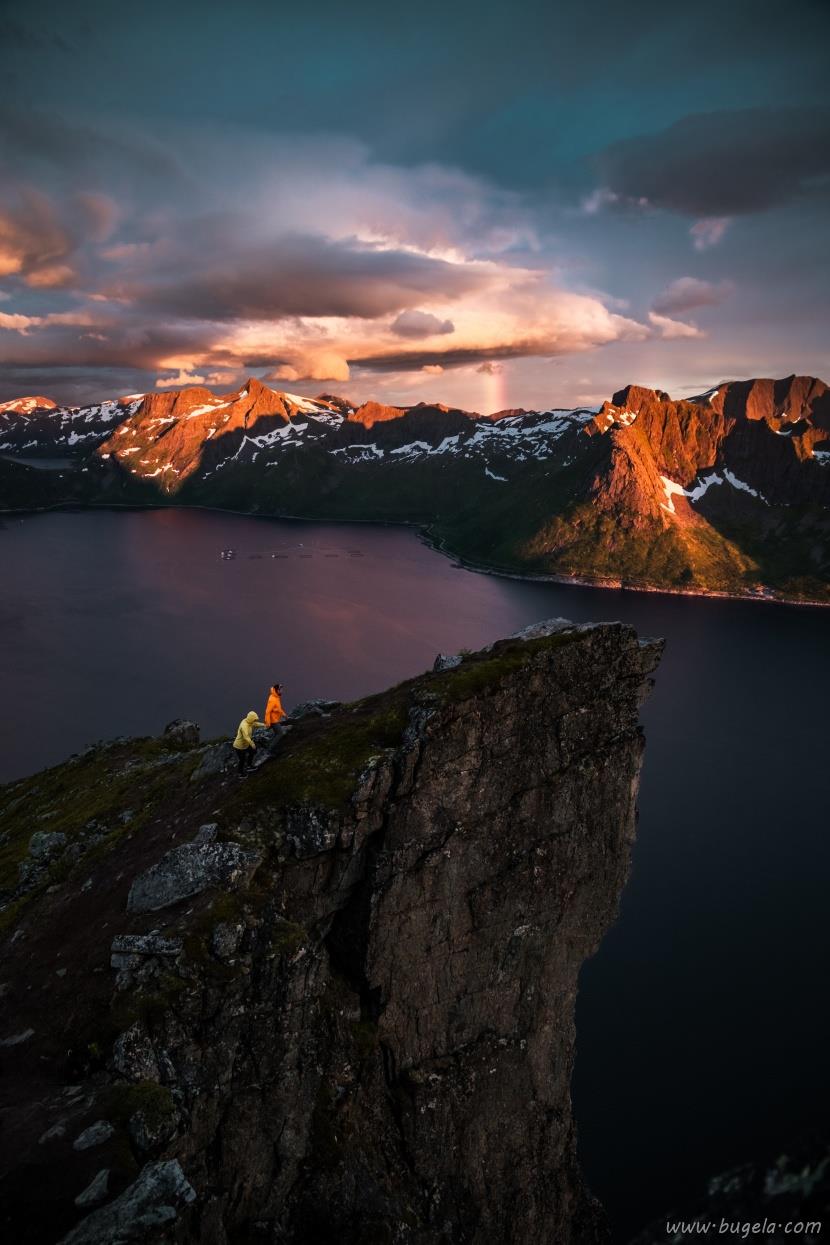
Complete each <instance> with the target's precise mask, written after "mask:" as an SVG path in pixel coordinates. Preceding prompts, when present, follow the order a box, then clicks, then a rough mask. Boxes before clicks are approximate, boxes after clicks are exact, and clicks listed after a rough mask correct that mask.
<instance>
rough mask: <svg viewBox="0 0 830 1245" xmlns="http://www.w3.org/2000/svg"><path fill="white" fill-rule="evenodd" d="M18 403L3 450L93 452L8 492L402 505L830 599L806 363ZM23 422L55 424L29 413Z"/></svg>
mask: <svg viewBox="0 0 830 1245" xmlns="http://www.w3.org/2000/svg"><path fill="white" fill-rule="evenodd" d="M126 401H127V400H126V399H125V400H124V402H126ZM9 418H11V417H9ZM15 419H16V422H15V421H14V420H13V421H12V424H11V425H9V427H7V429H6V430H2V429H0V450H3V449H5V450H6V451H7V452H10V450H11V449H14V448H15V447H18V450H17V452H22V449H23V448H28V452H41V453H45V452H46V451H47V450H49V452H51V453H56V452H59V450H60V448H61V447H63V448H64V449H66V448H73V449H74V448H75V447H76V446H80V445H84V446H85V447H86V448H89V447H92V452H91V453H88V454H87V455H86V456H85V457H84V459H83V463H82V464H81V461H80V460H79V463H78V467H77V469H76V471H75V472H73V473H68V474H67V475H66V476H64V477H62V478H61V480H60V481H58V480H57V479H55V478H51V479H44V478H41V479H36V480H31V479H28V480H26V481H23V480H22V479H21V477H20V475H19V472H18V473H17V474H16V476H15V478H14V479H13V480H12V479H10V480H9V482H8V484H7V485H5V486H3V487H4V491H5V493H6V495H7V497H8V498H9V499H10V501H9V502H8V503H7V504H8V505H10V506H12V507H14V506H18V505H19V502H18V500H17V499H18V497H19V496H21V495H23V496H25V495H26V493H27V490H28V491H34V492H35V493H37V492H39V493H40V494H41V496H40V502H41V504H45V505H50V504H58V503H59V502H60V501H61V500H65V501H75V502H91V503H93V504H117V505H123V504H128V505H148V504H164V505H169V504H182V505H208V506H217V507H227V508H229V509H234V510H241V511H250V512H252V513H260V514H273V515H293V516H298V517H308V518H321V519H368V520H372V519H377V520H382V521H402V522H409V523H415V524H418V525H419V526H421V527H422V528H424V530H426V531H427V532H428V533H429V534H430V535H431V536H432V538H433V539H434V540H435V541H436V543H437V544H439V546H441V547H443V548H446V549H448V550H451V551H453V552H456V553H458V554H460V555H461V556H462V557H464V558H465V559H467V560H468V561H470V562H472V563H475V564H477V565H481V566H484V567H489V568H493V569H503V570H509V571H512V572H516V571H519V572H525V573H531V574H550V575H554V576H556V577H559V578H575V579H579V580H583V581H586V582H594V583H601V584H607V585H626V586H631V587H656V588H663V589H669V590H674V591H690V592H704V593H706V592H708V593H728V594H733V595H750V596H768V597H773V598H776V597H777V598H779V599H792V600H815V601H826V600H830V394H828V389H827V386H826V385H825V384H824V382H822V381H820V380H817V379H815V378H812V377H797V376H792V377H788V378H786V379H784V380H780V381H771V380H755V381H747V382H743V381H741V382H726V383H724V384H722V385H719V386H717V387H716V388H714V389H712V390H710V391H708V392H707V393H704V394H701V395H698V396H697V397H694V398H691V399H682V400H674V399H672V398H670V397H669V395H668V394H665V393H663V392H662V391H656V390H652V389H647V388H643V387H641V386H636V385H629V386H627V387H626V388H624V389H622V390H620V391H619V392H618V393H616V394H614V395H613V397H612V399H611V400H610V401H608V402H605V403H603V404H602V406H601V407H600V408H599V409H598V410H596V409H593V408H592V409H588V408H577V409H573V410H565V409H551V410H548V411H542V412H536V411H533V412H525V411H519V412H506V413H504V412H499V413H496V415H495V416H492V417H481V416H479V415H477V414H475V413H473V412H465V411H462V410H459V409H457V408H448V407H445V406H443V405H440V404H437V405H429V404H420V405H418V406H415V407H410V408H400V407H392V406H383V405H382V404H379V403H374V402H368V403H364V404H363V405H362V406H358V407H354V406H353V405H352V404H350V403H349V402H347V401H346V400H345V399H340V398H336V397H334V396H332V395H324V396H321V397H319V398H316V399H311V398H306V397H301V396H298V395H293V394H288V393H279V392H277V391H274V390H271V389H269V388H268V387H267V386H265V385H263V384H262V382H260V381H258V380H256V379H253V378H252V379H251V380H249V381H248V382H247V384H246V385H245V386H243V388H242V389H240V390H237V391H234V392H232V393H229V394H225V395H221V396H220V395H216V394H213V393H212V392H211V391H210V390H208V389H201V388H191V389H185V390H179V391H168V392H164V393H154V394H150V395H147V396H146V397H145V398H144V399H143V400H138V399H137V398H136V399H133V400H130V401H129V402H128V403H127V405H125V406H120V407H113V406H112V404H110V405H107V404H104V405H103V406H101V407H100V408H90V411H89V412H85V413H81V412H76V413H75V414H74V415H72V417H71V418H70V417H69V416H66V415H65V414H64V413H61V412H52V413H51V414H50V413H48V412H45V413H35V415H27V416H23V415H18V416H16V417H15ZM58 420H60V423H58ZM35 421H36V422H37V428H38V429H42V428H46V429H47V430H48V429H50V428H51V429H52V434H53V439H52V441H51V442H48V437H47V435H46V433H42V432H40V431H38V432H37V435H35V436H34V437H33V436H32V435H31V430H30V431H29V432H26V431H25V429H26V428H30V426H31V425H32V424H33V422H35ZM50 421H51V423H50ZM79 421H81V422H80V424H79ZM67 429H69V431H67ZM84 429H85V431H83V430H84ZM22 430H24V431H22ZM4 438H5V439H4ZM73 438H74V439H73ZM84 438H85V439H84ZM47 442H48V443H47ZM70 442H71V446H70ZM4 470H5V472H6V474H7V475H9V474H10V469H9V468H6V469H4ZM45 475H46V473H41V476H42V477H43V476H45ZM33 483H34V485H35V488H34V489H32V484H33ZM34 502H35V499H33V503H34Z"/></svg>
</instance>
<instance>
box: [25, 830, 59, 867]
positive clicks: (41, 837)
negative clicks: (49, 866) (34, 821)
mask: <svg viewBox="0 0 830 1245" xmlns="http://www.w3.org/2000/svg"><path fill="white" fill-rule="evenodd" d="M64 847H66V835H65V834H62V833H61V832H60V830H37V831H36V832H35V833H34V834H33V835H32V837H31V838H30V839H29V855H30V856H33V857H34V858H35V859H36V860H39V861H47V860H51V859H52V858H53V857H54V856H57V855H59V853H60V852H62V851H63V849H64Z"/></svg>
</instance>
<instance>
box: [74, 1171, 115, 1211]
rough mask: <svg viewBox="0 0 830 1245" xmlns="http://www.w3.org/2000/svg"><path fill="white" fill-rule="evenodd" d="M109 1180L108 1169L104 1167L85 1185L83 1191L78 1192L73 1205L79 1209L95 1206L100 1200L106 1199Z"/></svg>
mask: <svg viewBox="0 0 830 1245" xmlns="http://www.w3.org/2000/svg"><path fill="white" fill-rule="evenodd" d="M109 1182H110V1170H109V1168H108V1167H104V1168H102V1169H101V1171H99V1172H98V1175H97V1176H95V1177H94V1178H93V1180H92V1181H91V1182H90V1183H89V1184H88V1185H87V1187H86V1188H85V1189H84V1191H83V1193H79V1194H78V1196H77V1197H76V1198H75V1205H76V1206H78V1207H79V1208H80V1209H81V1210H86V1209H87V1208H88V1207H91V1206H97V1205H98V1204H99V1203H100V1202H104V1201H106V1197H107V1190H108V1188H109Z"/></svg>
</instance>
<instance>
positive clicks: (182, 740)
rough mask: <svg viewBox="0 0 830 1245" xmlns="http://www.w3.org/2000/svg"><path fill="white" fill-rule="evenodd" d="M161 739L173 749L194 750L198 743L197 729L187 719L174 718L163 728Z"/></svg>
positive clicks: (194, 724)
mask: <svg viewBox="0 0 830 1245" xmlns="http://www.w3.org/2000/svg"><path fill="white" fill-rule="evenodd" d="M163 738H164V739H165V740H166V741H167V743H170V744H172V745H173V747H174V748H194V747H195V746H196V744H197V743H198V742H199V727H198V726H197V725H196V723H195V722H189V721H188V720H187V718H175V719H174V720H173V721H172V722H168V723H167V725H166V726H165V728H164V735H163Z"/></svg>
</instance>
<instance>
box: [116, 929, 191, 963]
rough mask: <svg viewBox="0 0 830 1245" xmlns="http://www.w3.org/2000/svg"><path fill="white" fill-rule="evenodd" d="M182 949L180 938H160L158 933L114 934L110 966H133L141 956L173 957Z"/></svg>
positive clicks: (138, 961)
mask: <svg viewBox="0 0 830 1245" xmlns="http://www.w3.org/2000/svg"><path fill="white" fill-rule="evenodd" d="M181 951H182V940H181V938H162V937H160V936H159V935H158V934H116V936H115V938H113V940H112V947H111V949H110V965H111V967H112V968H135V967H136V966H137V965H138V964H140V963H141V957H142V956H148V955H158V956H163V957H166V958H175V957H176V956H177V955H180V954H181Z"/></svg>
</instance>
